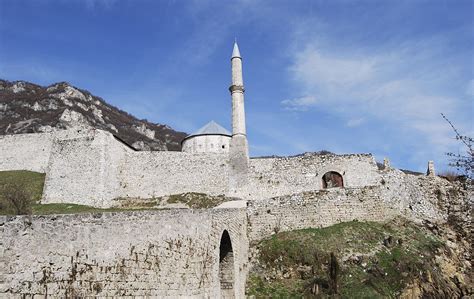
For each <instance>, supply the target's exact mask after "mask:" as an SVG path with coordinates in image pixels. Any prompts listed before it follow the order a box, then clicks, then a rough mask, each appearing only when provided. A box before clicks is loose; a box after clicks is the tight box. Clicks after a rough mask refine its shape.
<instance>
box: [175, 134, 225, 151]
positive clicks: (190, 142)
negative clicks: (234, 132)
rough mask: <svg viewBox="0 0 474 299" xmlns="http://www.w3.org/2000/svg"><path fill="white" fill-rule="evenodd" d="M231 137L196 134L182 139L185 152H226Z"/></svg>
mask: <svg viewBox="0 0 474 299" xmlns="http://www.w3.org/2000/svg"><path fill="white" fill-rule="evenodd" d="M230 139H231V137H229V136H224V135H198V136H194V137H190V138H188V139H186V140H184V142H183V145H182V151H183V152H186V153H228V152H229V142H230Z"/></svg>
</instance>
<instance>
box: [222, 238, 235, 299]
mask: <svg viewBox="0 0 474 299" xmlns="http://www.w3.org/2000/svg"><path fill="white" fill-rule="evenodd" d="M234 277H235V275H234V252H233V250H232V241H231V240H230V235H229V232H228V231H227V230H224V232H223V233H222V236H221V242H220V245H219V282H220V287H221V298H235V294H234V280H235V278H234Z"/></svg>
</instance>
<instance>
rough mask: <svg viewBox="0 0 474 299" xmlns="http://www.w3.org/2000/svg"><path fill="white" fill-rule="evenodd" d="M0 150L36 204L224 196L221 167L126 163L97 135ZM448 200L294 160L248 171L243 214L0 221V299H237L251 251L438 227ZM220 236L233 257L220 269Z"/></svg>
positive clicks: (200, 159)
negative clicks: (290, 236)
mask: <svg viewBox="0 0 474 299" xmlns="http://www.w3.org/2000/svg"><path fill="white" fill-rule="evenodd" d="M30 137H31V138H30ZM2 140H7V142H2V143H1V149H2V159H1V160H2V163H1V164H0V166H1V170H13V169H29V170H33V171H44V172H45V173H46V181H45V190H44V195H43V202H45V203H47V202H72V203H79V204H88V205H93V206H98V207H104V206H110V205H113V204H114V199H117V198H122V197H141V198H151V197H154V196H162V195H169V194H174V193H182V192H191V191H193V192H203V193H208V194H227V195H233V194H230V191H229V190H228V189H227V186H228V184H227V183H228V179H229V159H228V156H227V155H221V154H189V153H183V152H136V151H134V150H133V149H131V148H129V147H128V146H126V145H125V144H123V143H121V142H120V141H119V140H117V139H116V138H114V136H113V135H111V134H110V133H107V132H104V131H100V130H87V131H80V132H77V131H68V132H61V133H51V134H49V135H48V134H40V136H39V135H38V134H27V135H16V136H7V137H4V138H3V139H2ZM16 140H17V141H18V142H16ZM15 148H18V149H19V151H17V153H18V155H23V154H24V155H25V156H24V159H21V157H16V155H15V154H12V153H15V152H14V151H12V149H15ZM48 148H49V149H50V154H49V155H45V154H42V153H43V152H46V150H47V149H48ZM26 149H28V150H26ZM38 149H45V150H44V151H43V150H38ZM25 151H26V154H25ZM35 152H38V153H39V154H38V155H36V156H35V155H34V153H35ZM3 153H10V154H8V155H5V156H3ZM3 157H7V158H3ZM328 171H337V172H338V173H340V174H341V175H342V178H343V183H344V188H329V189H323V183H322V177H323V175H324V174H325V173H326V172H328ZM453 189H454V186H453V185H452V184H450V183H449V182H448V181H446V180H444V179H442V178H439V177H436V176H434V175H429V176H424V175H420V176H415V175H408V174H405V173H403V172H401V171H399V170H397V169H392V168H389V167H386V168H385V169H383V170H379V169H378V168H377V165H376V164H375V162H374V159H373V157H372V156H370V155H341V156H336V155H317V154H304V155H300V156H295V157H272V158H253V159H250V161H249V181H248V185H247V186H246V187H245V188H244V189H243V190H241V194H237V195H239V196H241V197H242V198H244V199H248V201H247V206H246V208H233V209H221V208H214V209H208V210H188V209H172V210H152V211H135V212H120V213H95V214H77V215H52V216H21V217H9V216H1V217H0V297H1V296H6V297H13V298H15V296H16V297H18V298H22V296H26V297H32V296H34V295H39V296H44V295H50V296H53V297H66V296H67V297H73V296H74V295H75V296H86V295H87V296H92V295H97V296H104V297H106V296H152V297H164V298H176V297H186V298H188V297H194V298H203V297H204V298H206V297H207V298H218V297H221V298H225V296H224V294H228V292H233V294H234V295H235V297H236V298H243V297H244V289H245V281H246V273H247V271H248V268H249V267H250V265H249V264H248V263H249V260H248V254H249V251H248V250H249V244H250V243H254V242H258V241H259V240H261V239H262V238H265V237H268V236H270V235H272V234H274V233H276V232H280V231H288V230H294V229H302V228H309V227H325V226H329V225H332V224H335V223H339V222H342V221H352V220H359V221H367V220H369V221H384V220H388V219H390V218H392V217H395V216H397V215H403V216H405V217H408V218H411V219H413V220H415V221H421V219H429V220H432V221H437V220H446V219H447V212H446V210H447V209H443V207H442V205H443V202H445V201H446V202H448V199H449V198H450V197H451V198H452V197H453V196H454V195H453V192H452V191H455V190H453ZM456 192H458V191H456ZM456 196H459V195H456ZM463 196H466V195H462V196H459V197H460V198H461V197H463ZM225 231H227V232H228V233H229V235H230V240H231V241H230V243H231V244H232V250H231V252H228V253H227V255H226V258H221V255H222V254H221V252H222V248H225V246H224V247H223V246H222V244H223V243H225V242H224V241H223V239H224V235H225V233H224V232H225ZM229 290H230V291H229Z"/></svg>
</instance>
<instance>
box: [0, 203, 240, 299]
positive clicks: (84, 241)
mask: <svg viewBox="0 0 474 299" xmlns="http://www.w3.org/2000/svg"><path fill="white" fill-rule="evenodd" d="M245 220H246V212H245V209H231V210H230V209H211V210H182V209H181V210H179V209H178V210H161V211H146V212H144V211H142V212H138V211H136V212H122V213H96V214H76V215H53V216H32V217H29V216H20V217H8V216H0V227H1V230H0V235H1V239H0V252H1V253H2V254H1V255H0V297H2V298H3V297H8V298H16V297H18V298H25V297H24V296H27V297H26V298H32V297H33V296H35V295H37V296H38V298H39V297H40V296H41V298H44V297H45V296H50V297H54V298H74V297H76V296H77V297H85V296H99V297H112V296H143V297H144V296H150V297H160V298H177V297H186V298H220V297H221V292H222V290H221V289H223V288H221V283H220V281H221V282H222V279H221V277H220V275H222V274H223V273H225V275H226V276H227V279H228V285H227V286H226V288H227V289H229V288H230V289H231V290H230V291H231V292H233V293H234V294H235V297H236V298H243V297H244V289H245V288H244V286H245V280H246V274H247V268H248V265H247V263H248V256H247V252H248V241H247V236H246V232H247V227H246V221H245ZM225 231H226V232H227V233H228V235H229V236H230V240H231V250H230V251H228V252H227V257H229V260H228V263H226V264H223V263H222V261H220V256H221V255H222V254H221V251H222V250H221V249H222V248H223V247H222V241H221V239H222V236H223V235H224V232H225ZM225 267H227V268H225ZM227 291H228V290H227ZM15 296H16V297H15ZM35 298H36V297H35Z"/></svg>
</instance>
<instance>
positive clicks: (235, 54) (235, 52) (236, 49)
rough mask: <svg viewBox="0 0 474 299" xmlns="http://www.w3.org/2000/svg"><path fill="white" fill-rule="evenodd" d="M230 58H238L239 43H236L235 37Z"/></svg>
mask: <svg viewBox="0 0 474 299" xmlns="http://www.w3.org/2000/svg"><path fill="white" fill-rule="evenodd" d="M232 58H240V59H242V57H240V51H239V45H237V38H236V39H235V41H234V50H232Z"/></svg>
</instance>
